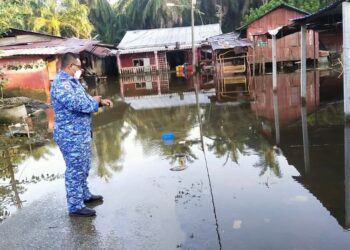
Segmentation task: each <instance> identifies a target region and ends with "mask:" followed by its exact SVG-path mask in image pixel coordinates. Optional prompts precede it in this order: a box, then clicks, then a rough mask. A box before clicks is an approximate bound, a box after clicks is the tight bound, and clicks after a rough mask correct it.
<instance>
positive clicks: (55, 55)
mask: <svg viewBox="0 0 350 250" xmlns="http://www.w3.org/2000/svg"><path fill="white" fill-rule="evenodd" d="M98 43H99V41H96V40H91V39H77V38H63V37H57V36H52V35H47V34H42V33H37V32H31V31H26V30H20V29H10V30H9V31H8V32H6V33H5V34H2V37H1V38H0V68H1V72H2V73H3V77H4V78H6V79H7V84H6V88H7V89H44V90H45V91H46V92H48V91H49V88H50V82H51V81H52V80H53V79H54V78H55V76H56V74H57V72H58V70H59V68H60V58H61V56H62V55H63V54H65V53H66V52H73V53H76V54H79V55H80V56H81V57H83V55H84V58H85V56H89V58H90V59H91V58H92V59H93V60H95V62H96V61H98V58H101V60H103V58H104V57H105V56H114V60H113V62H114V67H115V65H116V63H115V62H116V60H115V55H113V53H112V51H111V50H108V51H107V50H102V49H101V48H100V47H98V48H96V47H97V44H98ZM81 59H83V58H81ZM95 65H96V64H95ZM100 65H101V66H103V65H104V64H102V63H101V64H100ZM93 69H94V70H96V71H97V72H103V71H102V70H97V69H98V67H96V66H95V67H94V68H93ZM114 72H115V68H114Z"/></svg>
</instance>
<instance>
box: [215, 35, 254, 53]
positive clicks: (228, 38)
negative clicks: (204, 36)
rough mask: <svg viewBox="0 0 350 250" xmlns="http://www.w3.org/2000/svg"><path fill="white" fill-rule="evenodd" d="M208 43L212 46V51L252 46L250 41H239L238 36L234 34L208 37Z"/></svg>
mask: <svg viewBox="0 0 350 250" xmlns="http://www.w3.org/2000/svg"><path fill="white" fill-rule="evenodd" d="M208 42H209V44H210V45H211V46H212V48H213V50H218V49H233V48H236V47H252V46H253V43H252V42H251V41H249V40H247V39H240V38H239V34H238V33H235V32H230V33H226V34H222V35H218V36H213V37H209V38H208Z"/></svg>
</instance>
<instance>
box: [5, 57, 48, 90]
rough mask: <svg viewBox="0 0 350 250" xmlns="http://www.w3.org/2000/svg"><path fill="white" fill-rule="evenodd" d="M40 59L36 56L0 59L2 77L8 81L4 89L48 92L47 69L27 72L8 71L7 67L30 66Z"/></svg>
mask: <svg viewBox="0 0 350 250" xmlns="http://www.w3.org/2000/svg"><path fill="white" fill-rule="evenodd" d="M40 59H42V57H38V56H28V57H21V58H4V59H0V67H1V68H2V70H1V71H2V72H3V73H4V77H5V78H6V79H8V83H7V84H6V86H5V88H6V89H45V90H47V91H48V90H49V85H50V84H49V73H48V70H47V67H46V66H45V67H44V68H39V69H28V70H17V71H16V70H8V69H7V67H6V66H7V65H9V64H11V65H16V64H21V65H23V64H30V63H32V62H33V61H37V60H40Z"/></svg>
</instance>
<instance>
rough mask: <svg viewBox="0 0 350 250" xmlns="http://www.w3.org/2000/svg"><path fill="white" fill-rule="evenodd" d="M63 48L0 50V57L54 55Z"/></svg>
mask: <svg viewBox="0 0 350 250" xmlns="http://www.w3.org/2000/svg"><path fill="white" fill-rule="evenodd" d="M64 49H65V47H64V46H57V47H50V48H28V49H10V50H0V58H1V57H10V56H17V55H56V54H59V52H60V51H62V50H64Z"/></svg>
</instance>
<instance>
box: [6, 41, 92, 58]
mask: <svg viewBox="0 0 350 250" xmlns="http://www.w3.org/2000/svg"><path fill="white" fill-rule="evenodd" d="M97 43H99V41H97V40H89V39H77V38H66V39H54V40H51V41H46V42H34V43H28V44H21V45H7V46H1V47H0V57H10V56H20V55H62V54H65V53H67V52H73V53H80V52H82V51H84V50H86V49H87V48H89V47H91V46H92V45H94V44H97Z"/></svg>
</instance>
